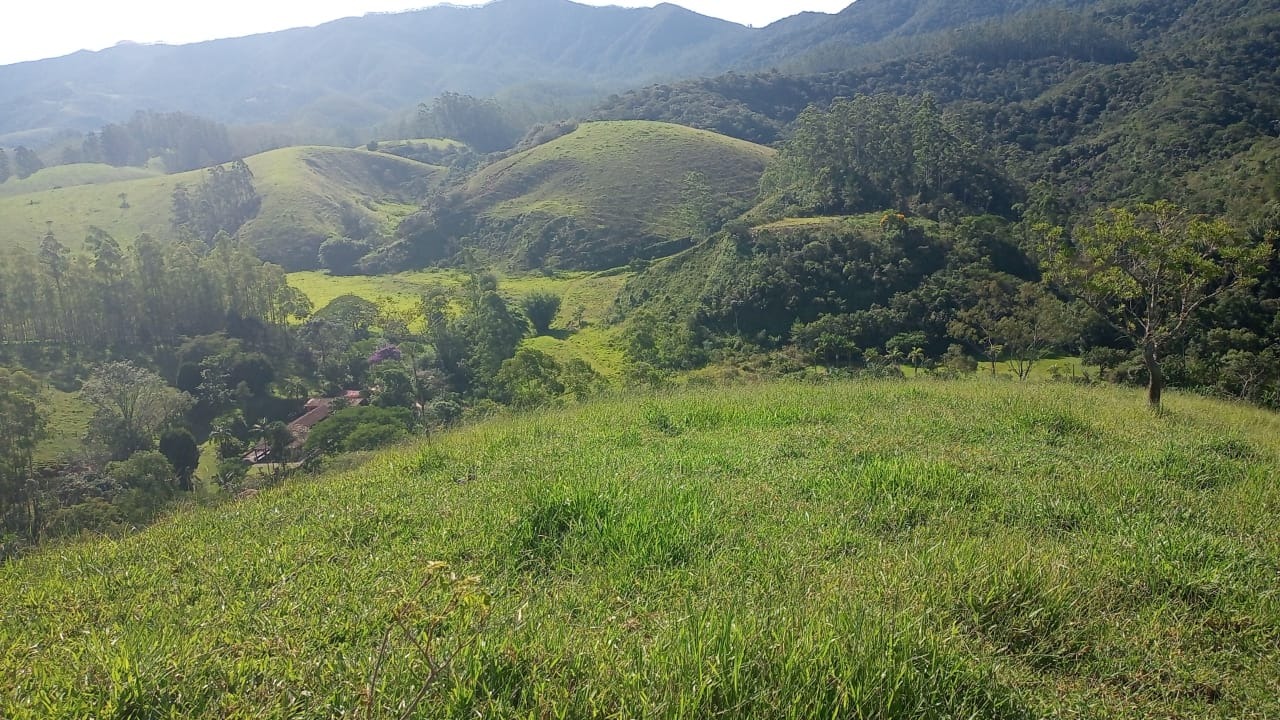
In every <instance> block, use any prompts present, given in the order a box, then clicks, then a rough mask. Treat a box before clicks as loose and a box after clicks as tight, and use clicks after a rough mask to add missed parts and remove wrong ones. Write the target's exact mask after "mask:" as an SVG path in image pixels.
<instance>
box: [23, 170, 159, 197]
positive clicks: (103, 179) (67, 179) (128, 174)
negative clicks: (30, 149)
mask: <svg viewBox="0 0 1280 720" xmlns="http://www.w3.org/2000/svg"><path fill="white" fill-rule="evenodd" d="M161 174H162V173H161V172H160V171H158V170H148V169H146V168H138V167H114V166H112V165H104V164H101V163H76V164H73V165H55V166H53V167H48V168H44V169H43V170H40V171H39V172H37V173H35V174H33V175H31V176H30V177H26V178H23V179H21V180H19V179H18V178H16V177H12V178H9V179H8V180H6V181H5V182H3V183H0V197H3V196H6V195H26V194H28V193H35V192H43V191H45V190H54V189H57V188H66V187H74V186H77V185H95V184H102V183H113V182H124V181H127V180H140V179H142V178H150V177H155V176H157V175H161Z"/></svg>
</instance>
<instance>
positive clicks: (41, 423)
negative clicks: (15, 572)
mask: <svg viewBox="0 0 1280 720" xmlns="http://www.w3.org/2000/svg"><path fill="white" fill-rule="evenodd" d="M38 398H39V385H38V383H36V382H35V381H34V380H33V379H32V378H31V377H30V376H29V375H27V374H26V373H23V372H20V371H19V372H12V373H11V372H9V371H8V370H6V369H4V368H0V523H2V522H3V521H4V519H5V518H6V516H7V515H8V512H9V510H10V509H11V508H13V507H15V506H18V505H20V504H21V503H22V501H23V500H24V498H26V497H27V495H28V494H29V493H28V490H29V487H28V480H29V478H30V474H31V462H32V458H33V456H34V454H35V449H36V445H37V444H38V443H39V441H40V439H41V438H42V437H44V428H45V417H44V414H43V413H42V412H41V411H40V404H39V400H38ZM32 525H33V527H32V528H31V534H32V535H34V523H32ZM0 529H3V525H2V524H0Z"/></svg>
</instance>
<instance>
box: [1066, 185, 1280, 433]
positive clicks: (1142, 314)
mask: <svg viewBox="0 0 1280 720" xmlns="http://www.w3.org/2000/svg"><path fill="white" fill-rule="evenodd" d="M1045 237H1046V238H1047V239H1048V241H1049V243H1048V248H1046V249H1047V252H1046V255H1045V260H1044V263H1043V264H1044V271H1045V275H1046V277H1047V278H1048V279H1049V280H1051V281H1052V282H1056V283H1058V284H1060V285H1061V286H1062V287H1063V288H1065V289H1067V290H1068V291H1070V292H1071V293H1072V294H1074V295H1075V296H1076V297H1078V298H1080V299H1081V300H1082V301H1084V302H1085V303H1086V304H1087V305H1089V306H1090V307H1091V308H1093V310H1094V311H1096V312H1097V313H1098V315H1099V316H1100V317H1102V318H1104V319H1105V320H1106V321H1107V322H1108V323H1109V324H1110V325H1111V326H1112V327H1114V328H1115V329H1116V330H1117V331H1118V332H1119V333H1121V334H1122V335H1123V336H1124V337H1126V338H1128V339H1129V340H1130V341H1131V342H1132V343H1133V344H1134V346H1135V347H1136V348H1137V349H1138V350H1140V351H1141V352H1142V359H1143V363H1144V365H1145V366H1146V370H1147V377H1148V380H1147V400H1148V402H1149V403H1150V404H1151V406H1152V407H1153V408H1157V409H1158V408H1159V407H1160V398H1161V393H1162V391H1163V390H1164V375H1163V373H1162V372H1161V369H1160V361H1161V358H1162V357H1163V356H1164V354H1165V353H1166V352H1167V351H1168V350H1170V349H1171V347H1173V346H1174V345H1175V344H1176V343H1177V342H1178V341H1180V340H1182V339H1183V338H1184V337H1185V336H1186V334H1187V333H1188V331H1189V330H1190V329H1191V328H1192V327H1193V325H1194V323H1195V321H1196V316H1197V313H1198V311H1199V310H1200V309H1201V308H1203V307H1204V306H1205V304H1206V303H1208V302H1210V301H1212V300H1213V299H1215V298H1217V297H1219V296H1221V295H1222V294H1224V293H1227V292H1230V291H1232V290H1235V289H1238V288H1241V287H1244V286H1247V285H1250V284H1251V283H1253V282H1254V281H1255V280H1256V277H1257V274H1258V273H1259V272H1260V271H1261V270H1262V268H1263V267H1264V266H1265V264H1266V262H1267V259H1268V258H1269V256H1270V253H1271V249H1270V247H1269V246H1267V245H1265V244H1262V243H1258V242H1255V241H1252V240H1251V239H1250V238H1249V237H1248V236H1247V235H1245V234H1244V233H1241V232H1238V231H1236V230H1235V229H1234V228H1233V227H1231V225H1229V224H1228V223H1226V222H1225V221H1223V220H1220V219H1208V218H1203V217H1200V216H1196V215H1192V214H1191V213H1189V212H1187V211H1186V210H1184V209H1183V208H1180V207H1178V206H1176V205H1174V204H1172V203H1169V202H1166V201H1160V202H1157V203H1154V204H1142V205H1138V206H1137V207H1136V208H1134V209H1132V210H1129V209H1123V208H1117V209H1111V210H1107V211H1105V212H1102V213H1099V214H1098V215H1097V216H1096V217H1094V218H1093V220H1092V221H1090V222H1087V223H1084V224H1082V225H1081V226H1079V227H1077V228H1076V229H1075V231H1074V232H1072V233H1071V234H1069V235H1068V234H1067V233H1065V232H1063V231H1062V230H1061V229H1060V228H1059V229H1052V230H1049V231H1048V232H1047V233H1046V235H1045Z"/></svg>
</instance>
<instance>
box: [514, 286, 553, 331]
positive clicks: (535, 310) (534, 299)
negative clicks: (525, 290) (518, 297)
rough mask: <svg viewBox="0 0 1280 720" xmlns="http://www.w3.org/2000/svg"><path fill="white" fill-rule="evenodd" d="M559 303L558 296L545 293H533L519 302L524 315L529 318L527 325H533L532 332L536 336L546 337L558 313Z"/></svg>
mask: <svg viewBox="0 0 1280 720" xmlns="http://www.w3.org/2000/svg"><path fill="white" fill-rule="evenodd" d="M560 303H561V299H560V296H559V295H553V294H551V293H546V292H536V293H533V294H531V295H528V296H526V297H525V298H524V300H523V301H521V305H522V306H523V307H524V314H525V316H526V317H528V318H529V324H531V325H533V331H534V332H535V333H537V334H538V335H546V334H547V332H548V331H549V330H550V329H551V323H552V322H553V321H554V320H555V319H556V313H558V312H560Z"/></svg>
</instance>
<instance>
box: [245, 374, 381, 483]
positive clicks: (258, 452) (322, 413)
mask: <svg viewBox="0 0 1280 720" xmlns="http://www.w3.org/2000/svg"><path fill="white" fill-rule="evenodd" d="M363 404H365V398H364V396H363V395H361V394H360V391H359V390H348V391H346V392H344V393H343V394H342V395H338V396H336V397H327V398H311V399H310V400H307V404H306V405H304V406H303V407H302V415H300V416H298V417H297V418H296V419H295V420H293V421H292V422H290V423H289V425H288V427H289V435H290V436H292V437H293V441H292V442H290V443H289V446H288V447H287V448H286V449H285V455H286V456H287V457H289V458H295V457H297V455H298V454H300V453H301V451H302V447H303V446H304V445H306V444H307V437H308V436H309V435H310V434H311V428H314V427H315V426H316V425H318V424H320V423H321V422H322V421H324V419H325V418H327V417H329V416H330V415H331V414H333V412H334V410H335V409H338V408H341V407H348V406H351V405H363ZM270 457H271V446H270V445H269V444H268V443H267V442H266V441H265V440H263V441H259V442H258V444H257V445H254V446H253V448H252V449H250V450H249V452H247V453H245V454H244V457H243V458H242V459H243V460H244V461H245V462H246V463H249V464H250V465H258V464H260V463H265V462H267V461H268V459H269V458H270Z"/></svg>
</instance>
